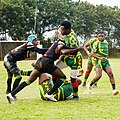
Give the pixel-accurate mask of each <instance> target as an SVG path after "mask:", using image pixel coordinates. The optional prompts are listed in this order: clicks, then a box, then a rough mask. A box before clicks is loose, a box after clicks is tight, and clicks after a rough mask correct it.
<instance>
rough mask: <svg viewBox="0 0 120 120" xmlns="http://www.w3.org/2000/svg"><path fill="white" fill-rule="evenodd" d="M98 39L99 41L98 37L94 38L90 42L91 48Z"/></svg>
mask: <svg viewBox="0 0 120 120" xmlns="http://www.w3.org/2000/svg"><path fill="white" fill-rule="evenodd" d="M96 41H99V40H98V38H95V39H92V40H90V41H89V42H88V44H89V45H90V47H91V49H92V48H93V44H94V43H95V42H96Z"/></svg>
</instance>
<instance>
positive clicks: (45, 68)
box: [7, 40, 81, 104]
mask: <svg viewBox="0 0 120 120" xmlns="http://www.w3.org/2000/svg"><path fill="white" fill-rule="evenodd" d="M64 47H65V44H64V42H62V41H59V40H58V41H55V42H54V43H53V44H52V45H51V47H50V48H49V49H48V50H47V52H46V53H45V54H44V55H43V56H42V57H41V58H39V59H38V60H37V61H36V63H35V67H34V69H33V71H32V73H31V74H30V77H29V78H28V79H27V80H26V81H24V82H22V83H21V84H20V85H19V86H18V87H17V88H16V89H15V90H14V91H12V92H11V93H9V94H8V95H7V99H8V102H9V103H10V104H12V103H14V96H15V95H16V94H17V93H18V92H19V91H21V90H22V89H23V88H24V87H26V86H28V85H29V84H31V83H32V82H34V81H35V80H36V79H37V77H39V76H40V75H41V74H42V73H49V74H51V75H56V76H57V77H58V80H57V81H56V83H55V85H54V86H53V88H52V89H51V90H50V91H49V92H48V93H46V95H45V97H46V98H48V99H50V100H52V101H55V102H56V101H57V100H56V99H55V98H54V96H53V93H54V92H55V91H56V90H57V89H58V88H59V86H60V85H61V84H62V83H63V81H64V80H65V79H66V76H65V75H64V73H63V72H62V71H61V69H59V68H58V67H57V66H55V65H54V61H56V60H57V59H58V58H59V57H60V55H61V54H67V53H71V52H76V51H78V50H80V49H81V48H80V47H79V48H75V49H64Z"/></svg>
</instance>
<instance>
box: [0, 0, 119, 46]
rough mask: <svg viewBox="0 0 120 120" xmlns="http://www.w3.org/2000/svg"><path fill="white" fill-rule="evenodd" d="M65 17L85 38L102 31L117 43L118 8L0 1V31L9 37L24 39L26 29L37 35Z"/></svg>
mask: <svg viewBox="0 0 120 120" xmlns="http://www.w3.org/2000/svg"><path fill="white" fill-rule="evenodd" d="M65 19H68V20H70V21H71V22H72V27H73V29H74V30H75V32H76V33H77V34H78V35H81V36H83V37H84V38H85V40H87V39H90V38H91V35H92V34H95V33H98V32H99V31H105V32H106V33H107V37H108V38H109V39H112V40H114V41H115V42H117V43H118V45H119V46H120V9H119V8H118V7H113V8H112V7H108V6H105V5H97V6H94V5H92V4H90V3H88V2H81V1H77V2H74V1H72V0H3V1H2V2H0V32H5V33H6V32H8V33H9V34H10V36H12V37H13V39H16V37H17V39H19V40H23V39H26V37H27V35H28V34H29V33H30V32H35V33H36V34H37V35H38V36H42V34H43V33H44V32H45V31H46V30H48V31H49V30H51V29H52V28H56V27H58V25H59V24H60V23H61V22H62V21H63V20H65ZM41 40H42V39H41Z"/></svg>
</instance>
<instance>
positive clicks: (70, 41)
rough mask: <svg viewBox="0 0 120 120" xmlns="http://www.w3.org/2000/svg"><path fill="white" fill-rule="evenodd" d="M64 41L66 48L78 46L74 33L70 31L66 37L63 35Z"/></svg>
mask: <svg viewBox="0 0 120 120" xmlns="http://www.w3.org/2000/svg"><path fill="white" fill-rule="evenodd" d="M64 41H65V43H66V46H67V47H70V48H77V47H78V46H79V41H78V38H77V35H76V34H75V33H74V31H71V33H69V34H68V35H65V36H64Z"/></svg>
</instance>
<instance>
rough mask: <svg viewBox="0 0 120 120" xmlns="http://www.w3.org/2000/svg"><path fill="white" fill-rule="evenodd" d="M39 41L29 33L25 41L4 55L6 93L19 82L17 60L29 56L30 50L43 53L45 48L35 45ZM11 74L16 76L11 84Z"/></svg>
mask: <svg viewBox="0 0 120 120" xmlns="http://www.w3.org/2000/svg"><path fill="white" fill-rule="evenodd" d="M38 43H39V41H38V39H37V36H36V35H30V36H28V38H27V42H26V43H24V44H22V45H20V46H18V47H16V48H15V49H13V50H11V51H10V52H9V53H8V54H7V55H6V56H5V57H4V66H5V68H6V70H7V74H8V78H7V90H6V93H7V94H8V93H11V91H13V90H14V89H15V88H16V87H17V86H18V85H19V83H20V81H21V79H22V76H21V75H20V69H19V68H18V67H17V61H21V60H25V59H26V58H29V57H30V53H31V52H38V53H40V54H44V53H45V52H46V51H47V49H45V48H44V49H40V48H38V47H37V45H38ZM13 75H14V76H15V77H16V78H15V81H14V83H13V88H11V85H12V78H13Z"/></svg>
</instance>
